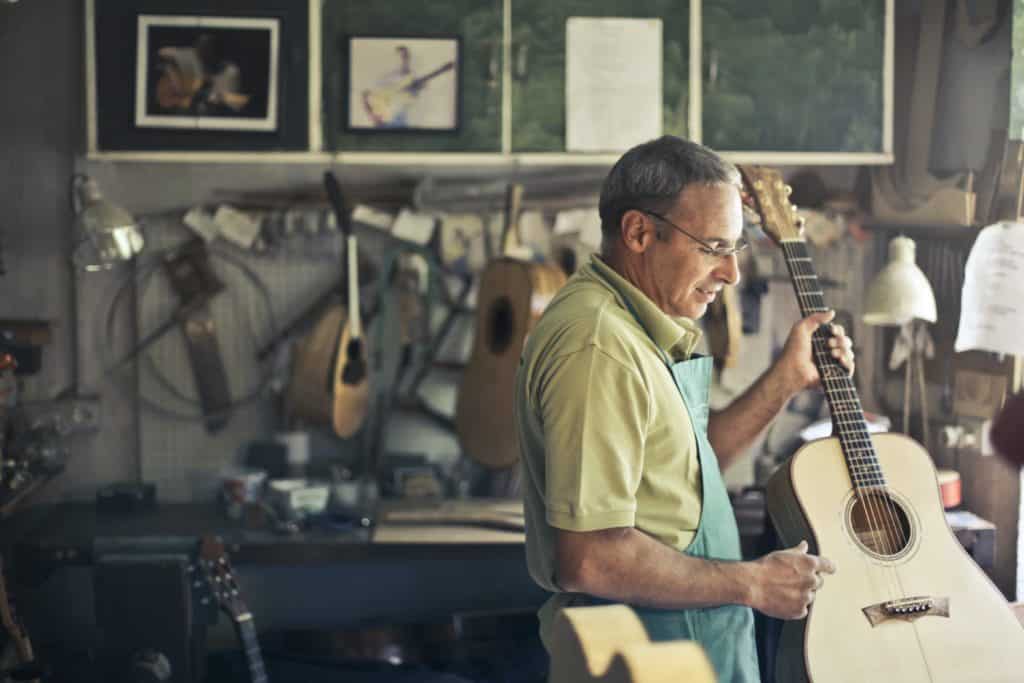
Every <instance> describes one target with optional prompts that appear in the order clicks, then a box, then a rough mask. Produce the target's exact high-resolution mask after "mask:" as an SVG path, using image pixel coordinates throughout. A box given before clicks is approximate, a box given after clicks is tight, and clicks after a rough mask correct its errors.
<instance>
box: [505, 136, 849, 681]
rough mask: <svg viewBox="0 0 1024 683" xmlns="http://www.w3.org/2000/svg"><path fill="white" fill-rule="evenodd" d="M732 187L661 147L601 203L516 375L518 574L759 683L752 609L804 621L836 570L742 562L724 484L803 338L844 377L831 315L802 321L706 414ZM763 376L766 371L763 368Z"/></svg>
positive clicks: (701, 160) (810, 379) (722, 671)
mask: <svg viewBox="0 0 1024 683" xmlns="http://www.w3.org/2000/svg"><path fill="white" fill-rule="evenodd" d="M741 187H742V185H741V179H740V175H739V173H738V171H737V169H736V168H735V167H734V166H733V165H731V164H730V163H729V162H727V161H725V160H723V159H722V158H721V157H719V156H718V155H717V154H716V153H715V152H713V151H712V150H710V149H708V148H706V147H703V146H701V145H699V144H696V143H692V142H689V141H686V140H682V139H680V138H677V137H673V136H664V137H661V138H659V139H657V140H653V141H650V142H647V143H644V144H641V145H638V146H636V147H634V148H633V149H631V150H629V151H627V152H626V153H625V154H624V155H623V156H622V157H621V158H620V159H619V160H618V162H617V163H616V164H615V166H614V167H613V168H612V170H611V171H610V172H609V174H608V176H607V177H606V179H605V181H604V186H603V188H602V191H601V196H600V209H599V210H600V216H601V228H602V239H603V241H602V246H601V251H600V253H599V254H595V255H594V256H593V257H592V258H591V261H590V262H589V263H588V264H586V265H585V266H584V267H582V268H581V269H580V270H578V271H577V272H576V274H575V275H574V276H573V277H572V278H571V279H570V280H569V281H568V283H567V284H566V285H565V286H563V287H562V289H561V290H560V291H559V293H558V294H557V295H556V296H555V298H554V300H553V301H552V302H551V303H550V305H549V306H548V307H547V309H546V310H545V312H544V315H543V316H542V317H541V319H540V321H539V322H538V323H537V325H536V327H535V328H534V329H533V331H532V332H531V334H530V336H529V339H528V341H527V344H526V347H525V348H524V351H523V355H522V362H521V364H520V366H519V371H518V376H517V381H516V394H515V399H514V400H515V413H516V425H517V432H518V436H519V443H520V451H521V459H522V467H523V489H524V509H525V514H526V537H527V538H526V545H527V563H528V565H529V570H530V574H531V576H532V577H533V579H534V581H536V582H537V583H538V584H539V585H540V586H541V587H543V588H544V589H546V590H548V591H550V592H551V593H552V596H551V597H550V599H549V600H548V601H547V603H545V605H544V606H543V607H542V608H541V610H540V613H539V616H540V622H541V639H542V640H544V642H545V644H546V645H549V643H550V641H549V636H550V627H551V624H552V622H553V618H554V616H555V615H556V614H557V612H558V611H559V610H560V609H562V608H565V607H571V606H582V605H596V604H609V603H623V604H627V605H630V606H632V607H633V608H634V610H635V611H636V612H637V614H638V616H639V617H640V619H641V620H642V621H643V623H644V625H645V627H646V629H647V631H648V634H649V635H650V637H651V639H652V640H656V641H657V640H675V639H681V638H685V639H691V640H695V641H697V642H699V643H700V644H701V645H702V646H703V648H704V650H705V651H706V652H707V654H708V656H709V658H710V659H711V661H712V663H713V664H714V667H715V669H716V673H717V677H718V680H719V681H721V682H722V683H729V682H733V681H739V682H750V681H758V680H759V678H760V676H759V671H758V661H757V652H756V649H755V643H754V617H753V611H752V610H755V609H756V610H759V611H760V612H762V613H764V614H767V615H770V616H772V617H777V618H782V619H799V618H802V617H804V616H806V615H807V610H808V606H809V605H810V604H811V602H812V601H813V600H814V597H815V592H816V591H817V590H818V589H819V588H820V587H821V586H822V585H823V583H824V581H825V580H826V579H825V576H826V575H827V574H831V573H833V572H834V571H835V567H834V565H833V563H832V562H831V561H830V560H828V559H827V558H824V557H817V556H814V555H811V554H808V552H807V543H806V542H805V541H804V542H801V543H799V544H798V545H796V546H794V547H791V548H788V549H785V550H780V551H776V552H773V553H771V554H769V555H766V556H764V557H761V558H759V559H757V560H754V561H743V560H742V558H741V554H740V541H739V531H738V528H737V524H736V519H735V516H734V514H733V511H732V506H731V504H730V501H729V497H728V494H727V492H726V488H725V483H724V481H723V479H722V475H721V471H722V470H724V469H725V468H726V467H728V466H729V465H730V464H731V463H732V462H734V461H735V459H736V458H737V456H739V455H740V454H741V453H743V452H744V450H745V449H746V448H747V447H748V446H750V445H751V444H752V443H753V442H754V440H755V438H756V437H757V435H758V434H759V433H760V432H761V430H762V429H764V428H765V427H766V426H767V425H768V424H769V423H770V422H771V421H772V420H773V419H774V418H775V416H776V415H777V414H778V413H779V411H780V410H781V409H782V408H783V407H784V406H785V405H786V403H787V402H788V401H789V399H790V398H791V397H793V396H794V395H795V394H796V393H798V392H800V391H802V390H804V389H806V388H809V387H813V386H816V385H818V384H819V383H820V377H819V375H818V371H817V369H816V367H815V364H814V362H813V358H812V344H811V335H812V333H813V332H814V331H815V330H816V329H817V328H818V327H819V326H823V325H824V326H826V328H827V329H828V330H829V331H830V333H831V338H830V339H829V347H830V350H831V351H830V352H831V354H832V356H833V357H834V358H836V359H837V360H838V361H839V362H840V363H841V364H842V365H843V366H844V367H845V368H846V369H847V370H848V371H849V372H850V373H851V374H852V373H853V370H854V354H853V350H852V343H851V340H850V339H849V338H848V337H847V336H846V333H845V332H844V330H843V328H842V327H841V326H839V325H836V324H830V323H831V321H832V318H833V317H834V312H827V313H817V314H814V315H811V316H808V317H806V318H804V319H803V320H801V321H799V322H797V323H796V324H795V325H794V326H793V327H792V329H791V331H790V333H789V335H788V338H787V340H786V342H785V345H784V347H783V348H782V350H781V352H780V354H779V356H778V357H777V358H776V359H775V361H774V362H773V363H772V364H771V366H770V367H769V368H768V369H767V370H766V371H765V373H764V374H763V375H762V376H761V377H760V378H759V379H758V380H757V381H756V382H755V383H754V384H753V385H752V386H751V387H750V388H749V389H748V390H747V391H746V392H744V393H743V394H742V395H741V396H740V397H739V398H737V399H736V400H735V401H734V402H733V403H732V404H731V405H729V406H728V407H726V408H724V409H723V410H721V411H717V412H710V414H709V406H708V389H709V385H710V380H711V375H712V372H711V371H712V359H711V358H710V357H699V356H697V355H695V354H694V353H693V350H694V348H695V346H696V344H697V342H698V340H699V338H700V336H701V330H700V327H699V326H698V323H697V322H696V321H697V320H698V319H699V318H701V317H702V316H703V315H704V314H705V312H706V311H707V308H708V305H709V304H710V303H711V302H712V301H714V300H715V299H716V298H717V297H719V296H721V294H722V288H723V287H725V286H727V285H735V284H736V283H737V282H738V281H739V279H740V272H739V267H738V263H737V254H738V253H739V252H740V251H741V250H742V249H744V248H745V247H746V246H747V243H746V242H745V240H744V238H743V212H742V204H741ZM766 364H767V359H766Z"/></svg>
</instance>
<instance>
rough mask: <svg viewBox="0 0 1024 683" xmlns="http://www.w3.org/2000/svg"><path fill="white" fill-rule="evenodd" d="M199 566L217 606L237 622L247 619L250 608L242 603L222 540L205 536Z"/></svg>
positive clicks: (200, 548) (202, 540) (200, 543)
mask: <svg viewBox="0 0 1024 683" xmlns="http://www.w3.org/2000/svg"><path fill="white" fill-rule="evenodd" d="M199 566H200V569H201V570H202V572H203V573H204V574H205V575H206V579H207V582H208V584H209V586H210V594H211V595H212V596H213V598H214V599H215V600H216V601H217V605H218V606H219V607H220V608H221V609H222V610H224V611H225V612H226V613H227V614H228V616H230V617H231V618H232V619H233V620H234V621H235V622H237V621H239V620H240V619H244V618H247V617H248V616H249V608H248V607H246V605H245V603H244V602H243V601H242V595H241V591H240V590H239V588H238V582H237V581H236V580H235V574H234V572H233V571H232V569H231V563H230V562H228V556H227V553H226V552H225V550H224V542H223V541H222V540H220V539H219V538H217V537H216V536H203V538H202V539H201V540H200V541H199Z"/></svg>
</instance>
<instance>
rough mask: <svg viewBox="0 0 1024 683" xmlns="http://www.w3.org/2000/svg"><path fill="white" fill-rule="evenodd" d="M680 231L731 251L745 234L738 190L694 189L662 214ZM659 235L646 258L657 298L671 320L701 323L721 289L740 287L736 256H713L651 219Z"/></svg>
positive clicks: (720, 187)
mask: <svg viewBox="0 0 1024 683" xmlns="http://www.w3.org/2000/svg"><path fill="white" fill-rule="evenodd" d="M664 216H665V218H666V219H668V220H670V221H672V222H673V223H675V224H676V225H677V226H679V227H680V228H682V229H683V230H685V231H686V232H688V233H690V234H691V235H693V236H694V237H697V238H699V239H701V240H703V241H704V242H706V243H708V244H710V245H712V246H715V247H731V246H734V245H735V244H736V241H737V240H738V239H739V238H740V236H741V235H742V232H743V208H742V205H741V203H740V193H739V190H738V189H737V188H736V187H735V186H734V185H729V184H725V183H719V184H715V185H690V186H689V187H687V188H686V189H684V190H683V192H682V194H681V195H680V198H679V201H677V202H676V204H675V206H673V207H672V209H670V210H669V211H666V212H665V214H664ZM648 218H649V219H650V220H651V221H653V222H654V225H655V227H657V228H658V229H659V230H660V231H661V235H662V239H660V240H655V242H654V243H653V244H651V245H650V248H649V249H648V250H647V253H645V256H646V257H647V258H646V259H645V261H646V265H647V267H648V268H649V271H650V272H649V275H650V279H649V282H650V283H651V286H652V288H653V289H654V292H653V293H652V292H648V296H651V295H652V294H653V296H651V298H652V299H654V302H655V303H656V304H658V307H659V308H661V310H662V311H664V312H665V313H667V314H668V315H671V316H684V317H687V318H692V319H697V318H699V317H701V316H702V315H704V313H705V311H707V307H708V304H710V303H711V302H712V301H714V300H715V297H716V296H719V293H720V292H721V289H722V287H724V286H725V285H727V284H728V285H731V284H736V283H737V282H739V279H740V273H739V266H738V265H737V262H736V256H725V257H722V256H713V255H711V254H707V253H705V252H706V249H705V248H704V247H702V246H701V245H700V244H699V243H697V242H696V241H695V240H693V239H691V238H690V237H687V236H686V235H684V234H683V233H681V232H679V230H676V229H675V228H673V227H672V226H671V225H668V224H667V223H665V221H662V220H659V219H658V218H655V217H652V216H648Z"/></svg>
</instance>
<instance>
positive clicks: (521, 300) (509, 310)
mask: <svg viewBox="0 0 1024 683" xmlns="http://www.w3.org/2000/svg"><path fill="white" fill-rule="evenodd" d="M520 197H521V190H518V191H517V190H515V189H514V188H511V189H510V192H509V195H508V200H507V201H506V206H505V225H506V230H505V231H504V234H503V235H502V238H501V244H502V246H501V250H502V253H504V252H506V251H507V250H508V247H509V245H510V242H511V241H514V235H515V233H516V232H517V231H516V230H515V228H514V226H515V225H516V224H517V221H516V219H517V217H518V215H519V202H520ZM565 281H566V277H565V273H564V272H563V271H562V270H561V269H560V268H559V267H557V266H555V265H553V264H550V263H534V262H532V261H524V260H520V259H516V258H509V257H507V256H502V257H499V258H496V259H493V260H491V261H489V262H488V264H487V266H486V267H485V268H484V271H483V273H482V274H481V275H480V289H479V292H478V294H477V304H476V321H475V328H474V333H473V350H472V351H471V353H470V357H469V362H468V363H467V365H466V368H465V370H464V371H463V373H462V379H461V381H460V383H459V393H458V396H457V399H456V402H455V431H456V434H457V436H458V438H459V445H460V446H461V448H462V450H463V451H464V452H465V453H466V454H467V455H468V456H469V457H471V458H473V459H474V460H476V461H477V462H479V463H481V464H483V465H484V466H486V467H490V468H493V469H503V468H508V467H511V466H512V465H514V464H516V463H517V462H518V461H519V446H518V436H517V435H516V428H515V418H514V415H513V409H512V404H513V398H514V395H515V381H516V370H517V369H518V368H519V356H520V354H521V353H522V351H523V344H525V342H526V335H527V334H528V333H529V331H530V330H531V329H533V326H534V325H535V324H536V323H537V320H539V319H540V316H541V314H542V313H543V312H544V309H545V308H547V305H548V303H549V302H550V301H551V299H552V298H553V297H554V295H555V293H556V292H557V291H558V290H559V289H560V288H561V287H562V285H564V284H565Z"/></svg>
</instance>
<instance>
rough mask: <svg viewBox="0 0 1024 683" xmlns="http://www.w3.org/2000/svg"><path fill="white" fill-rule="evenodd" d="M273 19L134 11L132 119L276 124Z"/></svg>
mask: <svg viewBox="0 0 1024 683" xmlns="http://www.w3.org/2000/svg"><path fill="white" fill-rule="evenodd" d="M279 46H280V20H278V19H267V18H253V17H204V16H176V15H156V14H140V15H139V17H138V33H137V38H136V58H135V125H136V126H138V127H140V128H147V127H148V128H206V129H217V130H268V131H272V130H276V129H277V91H278V74H277V65H278V61H279V55H278V51H279Z"/></svg>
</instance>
